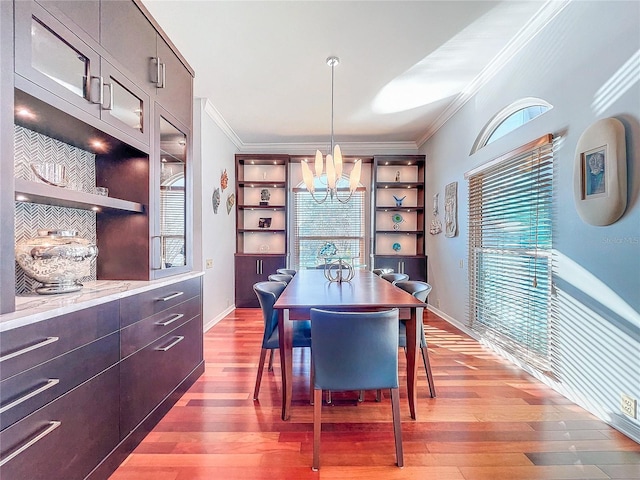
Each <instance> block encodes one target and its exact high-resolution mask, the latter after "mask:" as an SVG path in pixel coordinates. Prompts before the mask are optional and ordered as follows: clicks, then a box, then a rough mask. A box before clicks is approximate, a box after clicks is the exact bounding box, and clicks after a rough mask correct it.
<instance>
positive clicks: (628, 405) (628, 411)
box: [620, 393, 638, 418]
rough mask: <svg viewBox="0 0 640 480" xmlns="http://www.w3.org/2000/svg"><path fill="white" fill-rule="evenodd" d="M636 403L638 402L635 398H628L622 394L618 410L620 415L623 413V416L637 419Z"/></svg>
mask: <svg viewBox="0 0 640 480" xmlns="http://www.w3.org/2000/svg"><path fill="white" fill-rule="evenodd" d="M637 403H638V402H637V401H636V399H635V398H633V397H630V396H629V395H625V394H624V393H623V394H622V397H621V402H620V409H621V410H622V413H624V414H625V415H628V416H629V417H631V418H637V417H636V408H637Z"/></svg>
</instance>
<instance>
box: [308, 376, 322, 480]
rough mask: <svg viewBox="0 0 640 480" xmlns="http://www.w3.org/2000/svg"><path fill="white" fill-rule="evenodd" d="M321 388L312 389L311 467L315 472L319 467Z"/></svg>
mask: <svg viewBox="0 0 640 480" xmlns="http://www.w3.org/2000/svg"><path fill="white" fill-rule="evenodd" d="M321 413H322V390H320V389H314V390H313V466H312V467H311V469H312V470H313V471H314V472H317V471H318V469H319V468H320V430H321V428H322V421H321V418H320V415H321Z"/></svg>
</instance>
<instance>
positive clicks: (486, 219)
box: [466, 135, 553, 371]
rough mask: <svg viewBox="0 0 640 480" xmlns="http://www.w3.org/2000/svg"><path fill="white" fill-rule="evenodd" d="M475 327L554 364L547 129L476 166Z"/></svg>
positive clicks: (472, 175)
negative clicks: (537, 136)
mask: <svg viewBox="0 0 640 480" xmlns="http://www.w3.org/2000/svg"><path fill="white" fill-rule="evenodd" d="M466 176H467V178H468V180H469V263H468V264H469V286H470V292H469V299H470V308H469V326H470V327H471V328H472V329H473V330H474V331H475V332H477V333H478V334H479V335H480V336H481V337H482V338H484V339H485V340H487V341H488V342H489V343H493V344H494V345H496V346H498V347H499V348H501V349H503V350H505V351H507V352H508V353H510V354H512V355H514V356H516V357H517V358H520V359H521V360H523V361H525V362H526V363H528V364H530V365H532V366H534V367H536V368H538V369H541V370H544V371H546V370H548V369H549V363H550V362H549V356H550V352H549V341H550V333H549V324H550V322H549V318H550V311H551V308H550V293H551V248H552V193H553V144H552V137H551V135H547V136H545V137H542V138H541V139H538V140H537V141H535V142H532V143H531V144H529V145H526V146H524V147H522V148H521V149H518V150H517V151H515V152H512V153H510V154H507V155H505V156H503V157H501V158H500V159H497V160H496V161H494V162H490V163H489V164H488V166H485V167H482V168H480V169H477V170H475V171H473V172H469V173H468V174H467V175H466Z"/></svg>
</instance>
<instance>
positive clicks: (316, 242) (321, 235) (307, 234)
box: [292, 188, 365, 269]
mask: <svg viewBox="0 0 640 480" xmlns="http://www.w3.org/2000/svg"><path fill="white" fill-rule="evenodd" d="M340 194H341V195H343V196H347V195H348V190H347V191H341V192H340ZM364 194H365V191H364V188H358V190H356V191H355V192H354V193H353V195H352V197H351V200H349V202H347V203H340V202H339V201H337V200H329V199H327V201H326V202H325V203H322V204H318V203H316V201H315V200H314V199H313V198H312V197H311V194H310V193H309V192H308V191H307V190H306V189H299V188H296V189H294V191H293V195H294V202H293V227H292V231H293V258H292V264H293V265H294V268H296V269H301V268H316V267H318V266H321V265H324V261H323V260H322V259H321V258H319V257H318V252H319V251H320V249H321V248H322V246H323V245H324V244H325V243H327V242H332V243H334V244H335V245H336V247H337V249H338V255H343V256H352V257H354V261H355V263H360V264H363V263H364V259H365V252H364V247H365V212H364V209H365V205H364V204H365V198H364Z"/></svg>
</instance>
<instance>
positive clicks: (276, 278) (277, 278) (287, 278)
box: [269, 273, 293, 283]
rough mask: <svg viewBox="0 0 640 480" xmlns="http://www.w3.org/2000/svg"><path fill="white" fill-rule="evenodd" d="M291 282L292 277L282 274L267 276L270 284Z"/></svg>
mask: <svg viewBox="0 0 640 480" xmlns="http://www.w3.org/2000/svg"><path fill="white" fill-rule="evenodd" d="M291 280H293V275H285V274H284V273H272V274H271V275H269V281H270V282H283V283H289V282H290V281H291Z"/></svg>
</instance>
